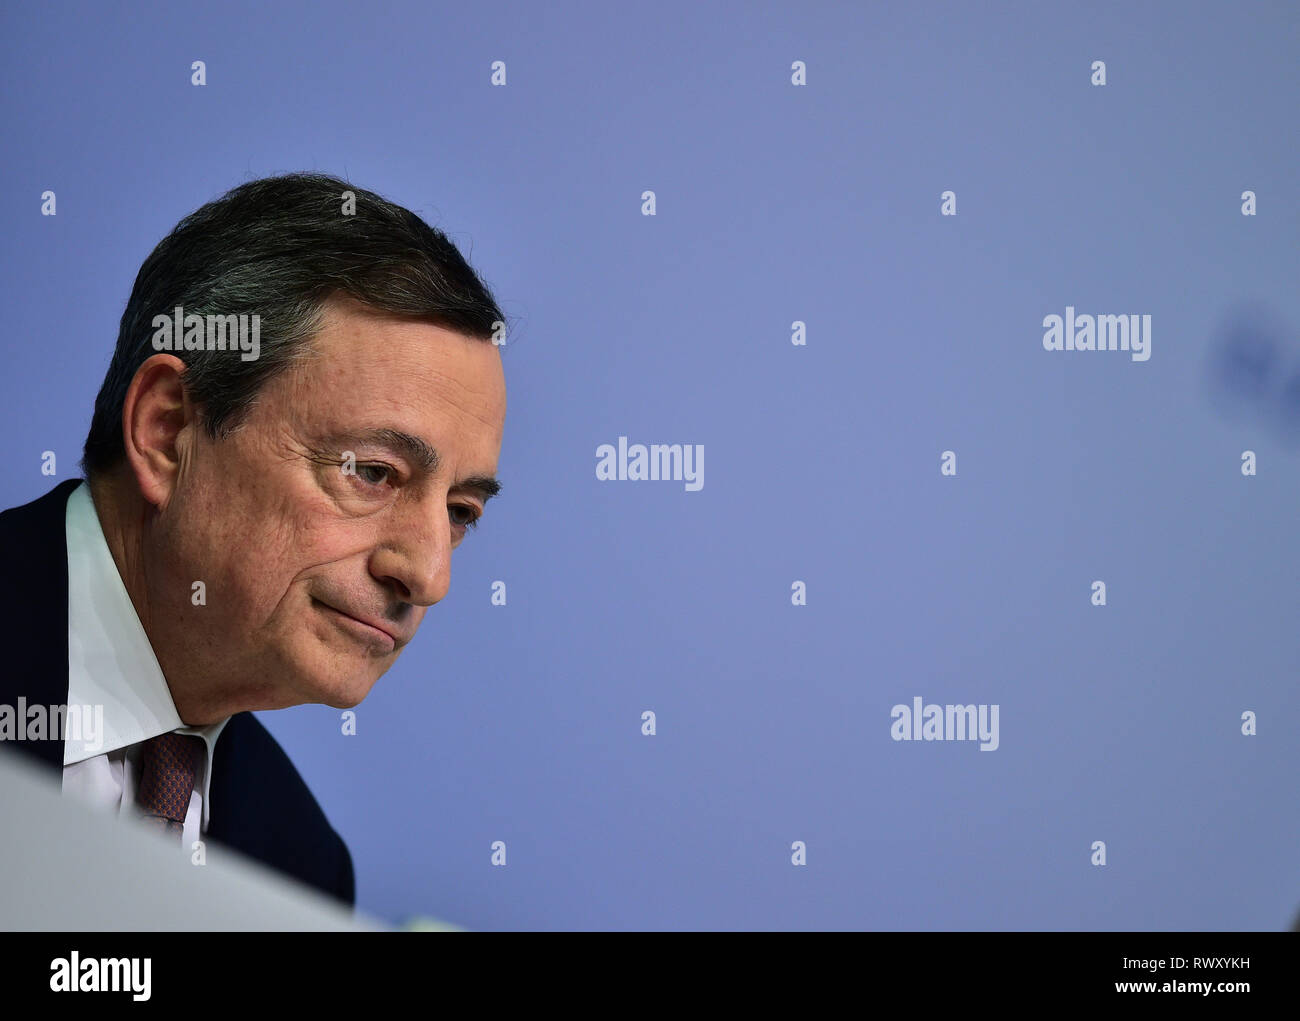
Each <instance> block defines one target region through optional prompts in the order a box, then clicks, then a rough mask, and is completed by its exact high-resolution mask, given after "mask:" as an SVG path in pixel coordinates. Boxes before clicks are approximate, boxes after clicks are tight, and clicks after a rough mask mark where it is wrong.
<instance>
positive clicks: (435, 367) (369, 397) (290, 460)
mask: <svg viewBox="0 0 1300 1021" xmlns="http://www.w3.org/2000/svg"><path fill="white" fill-rule="evenodd" d="M311 348H312V353H311V354H310V355H309V356H308V357H307V358H306V359H305V360H303V361H302V362H300V363H299V364H298V365H295V366H294V367H291V368H289V369H288V370H286V371H285V372H282V373H280V374H279V375H277V376H276V377H275V378H274V379H272V380H271V381H270V382H269V383H267V384H266V385H265V386H264V388H263V389H262V391H261V392H260V393H259V395H258V397H257V402H256V405H255V406H254V407H253V408H252V409H251V411H250V412H249V413H248V415H247V417H246V418H245V419H244V420H243V421H242V422H241V424H240V426H239V427H238V428H237V429H236V430H235V432H234V433H233V434H231V435H230V436H229V437H227V438H226V439H224V440H219V441H215V442H214V441H212V440H210V439H209V438H208V437H207V435H206V434H205V433H203V432H202V430H201V429H200V428H197V427H187V428H186V429H185V430H184V431H183V432H182V434H181V436H180V438H179V440H178V447H179V449H180V471H179V474H178V477H177V483H176V488H175V489H174V490H173V492H172V494H171V495H170V497H169V499H168V501H167V503H166V506H165V507H164V508H162V512H161V514H160V516H159V518H158V519H157V527H156V528H155V529H154V537H153V542H154V543H155V544H156V548H155V549H153V550H150V551H149V552H150V553H151V556H150V557H149V560H150V561H151V562H152V563H153V564H160V565H162V566H161V567H147V568H146V570H147V571H148V573H149V575H150V576H151V580H150V589H151V591H153V592H161V593H163V594H164V599H163V600H162V602H163V605H159V600H156V599H151V600H150V611H149V616H150V624H151V625H152V626H151V629H150V631H151V638H153V635H154V633H155V632H158V631H162V632H169V633H170V640H168V639H164V640H163V641H162V642H155V647H156V648H159V646H161V649H159V660H160V663H162V665H163V670H164V673H165V674H167V675H168V678H169V681H171V678H172V676H173V671H182V672H189V674H190V675H191V676H190V678H189V680H190V681H191V682H192V683H193V682H201V687H202V688H204V689H207V690H221V691H224V692H231V693H238V696H239V701H238V706H239V707H240V708H246V709H254V708H266V709H270V708H280V707H283V706H288V705H297V704H300V703H306V702H322V703H325V704H326V705H330V706H334V707H335V708H344V707H348V706H353V705H356V704H357V703H359V702H360V701H361V700H362V699H363V698H364V697H365V696H366V695H367V693H369V691H370V688H371V687H372V686H373V685H374V683H375V681H376V680H377V679H378V678H379V676H380V675H381V674H383V673H384V672H385V671H386V670H387V669H388V668H389V667H390V666H392V665H393V662H394V661H395V660H396V659H397V656H398V654H399V653H400V652H401V650H402V648H403V647H404V646H405V645H406V643H407V642H409V641H410V640H411V638H412V637H414V635H415V631H416V628H417V627H419V624H420V621H421V620H422V619H423V617H424V612H425V608H426V607H428V606H431V605H432V604H434V603H436V602H438V600H440V599H441V598H442V597H443V596H445V595H446V594H447V589H448V587H449V585H450V583H451V554H452V550H454V549H455V548H456V547H457V546H458V545H459V544H460V542H461V541H462V539H463V538H464V537H465V535H466V532H467V528H468V526H469V524H470V522H471V521H473V520H475V519H476V518H478V517H479V516H480V515H481V514H482V513H483V510H484V505H485V503H486V500H487V498H488V496H489V495H490V491H491V490H492V488H493V476H494V474H495V472H496V466H497V458H498V456H499V455H500V451H501V436H502V430H503V428H504V424H505V412H506V394H505V379H504V375H503V373H502V367H501V356H500V352H499V349H498V348H497V347H496V346H494V345H493V344H491V343H490V342H487V341H483V340H479V339H474V338H469V337H466V336H463V335H461V334H458V333H454V332H452V331H449V330H445V329H442V328H439V327H436V326H431V325H428V324H425V323H412V322H409V321H405V320H397V319H391V318H387V317H382V316H380V315H379V314H377V313H375V312H373V311H371V310H367V309H365V308H364V307H362V306H360V305H356V304H353V303H350V302H342V301H339V302H331V303H330V304H329V305H328V306H327V318H326V320H325V325H324V328H323V329H322V331H321V332H320V333H319V335H318V336H317V337H316V338H315V339H314V340H313V341H312V342H311ZM195 581H203V582H204V587H205V589H206V592H205V597H206V603H205V605H199V606H194V605H193V599H192V598H190V593H191V592H192V590H193V583H194V582H195ZM178 599H179V600H180V602H181V605H180V607H179V608H178V609H179V610H180V612H179V613H177V614H176V617H175V621H174V625H171V626H169V625H168V624H167V623H166V621H165V620H164V619H162V613H163V612H164V606H165V605H168V604H169V605H170V606H172V607H173V608H176V600H178ZM163 650H165V653H164V651H163ZM164 655H165V656H166V659H167V660H170V662H164ZM196 671H197V672H201V674H202V675H204V676H202V677H199V676H197V675H195V672H196ZM171 683H172V687H173V689H175V688H177V684H176V683H175V682H174V681H172V682H171ZM214 686H216V687H215V689H214ZM231 711H233V709H232V710H231Z"/></svg>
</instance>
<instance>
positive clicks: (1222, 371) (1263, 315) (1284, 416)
mask: <svg viewBox="0 0 1300 1021" xmlns="http://www.w3.org/2000/svg"><path fill="white" fill-rule="evenodd" d="M1209 368H1210V373H1209V375H1210V393H1211V401H1212V403H1214V405H1215V406H1216V407H1217V408H1218V410H1219V412H1220V413H1221V414H1224V415H1225V416H1228V417H1232V418H1238V419H1245V420H1247V421H1251V422H1253V423H1254V424H1256V425H1258V426H1261V427H1267V428H1269V429H1270V430H1271V431H1273V432H1275V433H1278V434H1280V435H1281V436H1282V437H1283V438H1284V439H1286V440H1288V441H1290V442H1292V443H1295V442H1297V441H1300V338H1297V336H1296V335H1295V331H1294V330H1292V329H1291V328H1290V327H1289V326H1288V325H1287V323H1286V322H1285V321H1284V320H1283V319H1282V317H1281V316H1280V315H1278V313H1277V312H1276V311H1275V310H1274V309H1273V308H1271V307H1270V306H1268V305H1266V304H1264V303H1262V302H1251V303H1245V302H1243V303H1241V304H1238V305H1236V306H1234V307H1233V308H1231V309H1229V310H1228V312H1226V313H1225V314H1224V316H1223V319H1222V321H1221V323H1220V325H1219V327H1218V328H1217V329H1216V331H1215V337H1214V341H1213V345H1212V348H1211V355H1210V365H1209Z"/></svg>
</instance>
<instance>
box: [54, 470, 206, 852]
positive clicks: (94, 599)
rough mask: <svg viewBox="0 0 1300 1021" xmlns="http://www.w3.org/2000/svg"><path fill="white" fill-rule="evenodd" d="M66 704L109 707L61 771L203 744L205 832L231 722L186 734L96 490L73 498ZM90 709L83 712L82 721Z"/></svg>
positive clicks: (83, 488)
mask: <svg viewBox="0 0 1300 1021" xmlns="http://www.w3.org/2000/svg"><path fill="white" fill-rule="evenodd" d="M65 520H66V525H65V527H66V533H67V542H68V705H69V706H82V707H95V706H103V729H102V733H99V734H97V735H93V739H92V742H91V743H88V742H87V738H88V737H92V736H91V735H89V734H85V733H83V735H82V739H81V740H76V739H75V736H74V735H73V734H72V733H69V734H68V737H67V739H66V741H65V742H64V747H63V764H64V765H65V766H69V765H72V763H74V762H81V761H83V760H85V759H89V758H93V757H94V756H96V755H105V754H107V753H109V752H112V751H116V750H117V749H119V748H125V747H127V746H128V745H133V744H136V743H137V742H140V741H147V740H149V738H151V737H157V736H158V735H159V734H167V733H170V732H172V731H175V732H177V733H180V734H193V735H195V736H197V737H201V738H203V743H204V745H205V746H206V748H207V754H206V756H205V757H204V764H203V778H202V783H203V825H204V827H205V828H206V827H207V824H208V814H209V813H208V807H209V800H210V799H209V797H208V789H209V786H210V781H211V778H212V753H213V749H214V748H215V747H216V743H217V738H218V737H219V736H220V734H221V730H222V728H223V727H225V725H226V724H227V723H228V722H229V720H230V717H226V719H224V720H222V721H220V722H219V723H214V724H211V725H210V726H206V727H187V726H186V725H185V723H184V722H183V721H182V720H181V718H180V714H179V713H177V711H176V704H175V702H173V701H172V694H171V689H170V688H169V687H168V686H167V679H166V678H165V677H164V676H163V672H162V667H160V666H159V665H158V658H157V657H156V656H155V655H154V651H153V646H151V645H150V644H149V637H148V635H146V634H145V630H144V626H143V625H142V624H141V623H140V618H139V616H138V615H137V614H136V612H135V606H134V605H133V604H132V602H131V597H130V596H129V595H128V594H127V591H126V586H125V585H124V584H123V583H122V577H121V575H120V574H118V570H117V564H116V562H115V561H114V560H113V554H112V553H111V552H110V551H109V548H108V542H107V541H106V540H105V538H104V530H103V528H102V527H101V526H100V523H99V515H98V514H97V513H96V511H95V504H94V501H93V500H91V498H90V487H89V485H87V484H86V483H84V482H83V483H82V484H81V485H80V486H78V487H77V488H76V489H74V490H73V491H72V493H71V495H70V496H69V497H68V509H67V516H66V519H65ZM86 711H87V710H84V709H83V716H84V715H85V713H86Z"/></svg>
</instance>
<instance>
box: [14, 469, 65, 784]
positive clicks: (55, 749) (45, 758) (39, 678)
mask: <svg viewBox="0 0 1300 1021" xmlns="http://www.w3.org/2000/svg"><path fill="white" fill-rule="evenodd" d="M80 483H81V480H80V479H69V480H67V481H66V482H60V483H59V484H58V485H57V486H55V487H54V488H53V489H52V490H50V491H49V492H48V493H46V494H45V495H44V496H42V497H40V498H39V499H37V500H33V501H32V502H31V503H28V504H24V505H23V506H21V507H14V508H13V509H11V510H7V511H5V512H3V513H0V549H2V550H3V551H4V556H5V559H6V561H7V564H6V570H5V575H6V577H5V581H4V583H3V584H0V635H3V637H4V639H5V641H4V648H5V658H6V660H7V662H6V664H5V669H4V671H3V673H0V703H3V704H4V705H7V706H12V707H13V708H14V712H15V713H17V710H18V706H19V701H18V700H19V699H20V698H22V699H25V701H26V704H27V705H28V706H32V705H43V706H46V707H49V706H52V705H65V704H66V703H67V701H68V544H67V530H66V514H67V504H68V496H69V495H70V494H71V493H72V491H73V490H74V489H76V488H77V486H78V485H79V484H80ZM21 730H22V728H21V726H20V727H19V731H20V732H21ZM4 743H5V744H12V745H13V746H14V747H16V748H17V749H18V750H19V751H21V752H24V753H25V754H28V755H31V756H34V757H35V758H36V759H37V760H38V761H40V762H41V763H42V764H44V765H46V766H48V767H50V768H51V769H58V770H62V768H63V742H62V741H61V740H18V739H15V740H13V741H6V742H4Z"/></svg>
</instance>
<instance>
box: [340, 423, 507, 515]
mask: <svg viewBox="0 0 1300 1021" xmlns="http://www.w3.org/2000/svg"><path fill="white" fill-rule="evenodd" d="M356 438H357V439H358V440H359V441H361V442H362V443H373V444H376V445H378V446H381V447H391V448H392V449H394V450H396V451H397V452H398V453H400V454H404V455H405V456H406V457H407V458H408V459H409V460H410V461H411V462H413V463H414V464H415V465H416V466H417V467H418V468H420V470H421V471H426V472H436V471H437V470H438V465H439V464H440V463H441V461H442V458H441V457H440V456H439V455H438V451H437V450H435V449H434V448H433V447H431V446H429V444H427V443H425V442H424V440H422V439H420V437H418V436H412V435H411V434H410V433H406V432H402V431H401V430H400V429H367V430H365V431H363V432H360V433H358V434H357V437H356ZM455 488H456V489H471V490H474V491H475V492H477V493H478V494H479V495H480V496H482V497H483V502H484V503H487V502H488V501H489V500H491V499H492V497H494V496H496V495H497V494H498V493H500V492H501V482H500V480H498V479H497V478H496V477H495V476H492V475H471V476H470V477H469V478H466V479H461V480H460V481H459V482H457V483H456V484H455Z"/></svg>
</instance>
